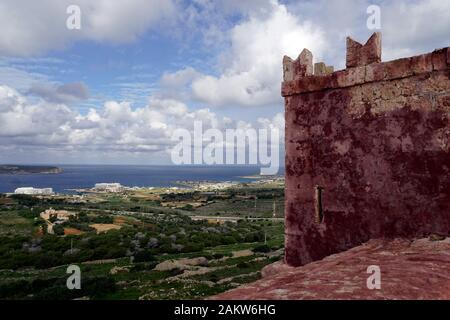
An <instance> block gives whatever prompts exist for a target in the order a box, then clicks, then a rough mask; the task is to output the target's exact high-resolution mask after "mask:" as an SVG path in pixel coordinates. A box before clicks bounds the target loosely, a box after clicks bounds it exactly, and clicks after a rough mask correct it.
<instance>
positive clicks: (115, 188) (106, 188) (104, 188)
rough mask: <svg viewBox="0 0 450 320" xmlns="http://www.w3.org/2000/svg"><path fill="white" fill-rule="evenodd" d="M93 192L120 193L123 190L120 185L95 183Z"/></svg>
mask: <svg viewBox="0 0 450 320" xmlns="http://www.w3.org/2000/svg"><path fill="white" fill-rule="evenodd" d="M93 190H94V191H99V192H122V191H124V190H125V188H124V186H122V185H121V184H120V183H96V184H95V186H94V189H93Z"/></svg>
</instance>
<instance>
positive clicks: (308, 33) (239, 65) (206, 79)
mask: <svg viewBox="0 0 450 320" xmlns="http://www.w3.org/2000/svg"><path fill="white" fill-rule="evenodd" d="M269 4H270V6H268V7H264V6H263V7H261V8H259V9H258V10H255V11H251V12H250V13H249V14H248V17H247V19H245V20H244V21H242V22H241V23H239V24H237V25H236V26H234V27H233V28H232V29H231V30H230V31H229V36H230V42H231V46H230V48H229V50H228V51H227V52H225V53H224V54H223V55H222V56H220V57H219V60H220V75H219V76H214V75H204V76H202V77H200V78H198V79H196V80H194V81H193V83H192V93H193V96H194V98H196V99H197V100H199V101H202V102H206V103H208V104H210V105H212V106H226V105H239V106H263V105H269V104H273V103H280V101H281V99H280V97H279V96H280V94H279V90H280V82H281V75H282V68H281V61H282V57H283V55H285V54H286V55H290V56H292V57H295V56H297V55H298V54H299V53H300V51H301V50H302V49H303V48H306V47H307V48H310V49H311V50H313V51H314V52H315V54H316V57H320V56H321V53H322V52H323V50H324V49H325V41H324V34H323V30H321V29H320V27H318V26H316V25H313V24H312V23H310V22H309V21H307V20H304V21H299V20H298V19H297V17H296V16H294V15H293V14H291V13H290V12H289V11H288V9H287V7H286V6H284V5H282V4H279V3H278V2H276V1H270V2H269Z"/></svg>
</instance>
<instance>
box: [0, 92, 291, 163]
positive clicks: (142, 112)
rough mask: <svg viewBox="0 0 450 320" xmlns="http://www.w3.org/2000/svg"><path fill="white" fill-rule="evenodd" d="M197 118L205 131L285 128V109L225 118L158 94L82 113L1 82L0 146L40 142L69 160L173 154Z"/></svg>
mask: <svg viewBox="0 0 450 320" xmlns="http://www.w3.org/2000/svg"><path fill="white" fill-rule="evenodd" d="M196 121H201V122H202V125H203V130H207V129H209V128H215V129H219V130H222V131H224V130H225V129H227V128H232V129H235V128H241V129H245V128H255V129H258V128H267V129H270V128H279V129H282V128H283V127H284V122H283V116H282V114H278V115H276V116H275V117H274V118H273V119H263V118H261V119H259V120H258V121H257V123H255V124H251V123H247V122H245V121H239V120H238V121H233V120H231V119H228V118H225V117H220V116H218V115H217V114H216V113H214V112H212V111H211V110H209V109H207V108H204V109H198V110H189V108H188V107H187V106H186V105H185V104H184V103H182V102H180V101H177V100H170V99H156V98H151V99H150V100H149V103H148V104H147V105H145V106H142V107H139V108H133V107H132V106H131V105H130V103H127V102H117V101H108V102H106V103H105V104H104V105H103V107H102V108H101V109H99V110H96V109H90V110H89V111H88V112H87V113H86V114H84V115H82V114H80V113H78V112H76V111H73V110H71V109H70V108H69V107H67V106H66V105H65V104H57V103H51V102H48V101H44V100H41V101H40V102H38V103H31V102H29V101H28V100H27V98H26V97H25V96H23V95H21V94H20V93H19V92H17V91H16V90H14V89H12V88H10V87H7V86H0V146H1V149H2V150H7V149H8V153H10V154H17V153H18V152H19V151H20V150H22V151H26V150H29V151H31V152H35V151H36V148H37V147H39V148H40V149H41V150H46V151H47V152H49V153H52V154H53V155H54V156H58V157H60V158H63V159H64V157H65V155H66V154H70V153H77V154H78V155H80V154H83V153H86V152H87V153H89V152H94V153H95V154H97V155H101V154H102V153H104V154H115V153H117V152H120V153H122V157H123V156H124V155H128V156H132V155H133V154H147V155H148V156H149V158H148V160H149V161H150V160H152V155H153V154H156V155H158V156H166V157H167V156H168V154H169V153H170V150H171V149H172V147H173V146H174V144H175V141H173V140H172V134H173V132H174V131H175V130H177V129H187V130H188V131H191V132H192V130H193V129H194V123H195V122H196ZM78 159H79V158H78ZM35 160H37V161H39V159H35ZM141 161H145V159H144V160H141Z"/></svg>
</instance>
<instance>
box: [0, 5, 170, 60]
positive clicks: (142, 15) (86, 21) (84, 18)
mask: <svg viewBox="0 0 450 320" xmlns="http://www.w3.org/2000/svg"><path fill="white" fill-rule="evenodd" d="M69 5H78V6H79V7H80V9H81V30H69V29H67V27H66V20H67V18H68V17H69V15H68V14H67V13H66V9H67V7H68V6H69ZM175 15H176V10H175V4H174V3H173V2H172V0H115V1H108V0H99V1H90V0H41V1H24V0H3V1H1V2H0V54H2V55H20V56H30V55H35V54H42V53H45V52H47V51H49V50H51V49H61V48H64V47H65V46H67V45H69V44H71V43H73V42H74V41H77V40H93V41H100V42H110V43H126V42H130V41H133V40H135V39H136V38H137V37H139V36H140V35H141V34H143V33H144V32H145V31H147V30H149V29H151V28H154V27H157V26H158V25H160V24H163V23H164V22H168V23H169V22H170V21H171V20H172V18H173V17H175Z"/></svg>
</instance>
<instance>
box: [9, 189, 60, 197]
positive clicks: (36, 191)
mask: <svg viewBox="0 0 450 320" xmlns="http://www.w3.org/2000/svg"><path fill="white" fill-rule="evenodd" d="M14 193H15V194H29V195H42V196H44V195H45V196H47V195H52V194H54V192H53V189H52V188H42V189H38V188H33V187H25V188H17V189H16V190H14Z"/></svg>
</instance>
